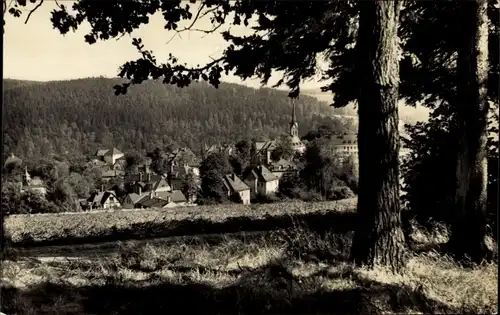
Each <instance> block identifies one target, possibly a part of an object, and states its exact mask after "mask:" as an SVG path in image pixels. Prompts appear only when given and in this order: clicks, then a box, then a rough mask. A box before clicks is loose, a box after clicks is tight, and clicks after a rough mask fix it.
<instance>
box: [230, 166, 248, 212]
mask: <svg viewBox="0 0 500 315" xmlns="http://www.w3.org/2000/svg"><path fill="white" fill-rule="evenodd" d="M223 183H224V187H225V188H226V191H227V196H228V198H231V197H236V196H239V198H240V199H241V202H242V203H243V204H244V205H248V204H250V187H248V185H247V184H245V183H244V182H243V181H242V180H241V179H240V178H239V177H238V176H236V175H235V174H234V173H232V174H229V175H225V176H224V178H223Z"/></svg>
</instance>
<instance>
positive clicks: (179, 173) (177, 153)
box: [168, 148, 200, 179]
mask: <svg viewBox="0 0 500 315" xmlns="http://www.w3.org/2000/svg"><path fill="white" fill-rule="evenodd" d="M168 166H169V170H168V176H169V179H170V178H181V177H183V176H184V175H186V174H187V173H193V174H195V175H196V176H199V175H200V169H199V167H200V160H199V159H198V157H197V156H196V155H195V154H194V153H193V151H191V149H189V148H179V149H176V150H174V151H172V152H171V153H170V154H169V156H168Z"/></svg>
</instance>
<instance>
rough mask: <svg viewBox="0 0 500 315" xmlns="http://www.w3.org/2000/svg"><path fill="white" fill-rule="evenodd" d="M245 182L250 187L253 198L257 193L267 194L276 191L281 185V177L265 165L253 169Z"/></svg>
mask: <svg viewBox="0 0 500 315" xmlns="http://www.w3.org/2000/svg"><path fill="white" fill-rule="evenodd" d="M244 182H245V184H247V185H248V186H249V187H250V196H251V197H252V198H255V197H256V196H257V195H262V196H265V195H270V194H273V193H276V192H277V191H278V187H279V177H278V176H277V175H275V174H273V173H272V172H271V171H270V170H269V169H267V168H266V167H265V166H263V165H260V166H257V167H256V168H254V169H252V170H251V171H250V172H249V173H248V175H247V176H246V177H245V180H244Z"/></svg>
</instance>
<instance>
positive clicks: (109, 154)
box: [96, 148, 125, 166]
mask: <svg viewBox="0 0 500 315" xmlns="http://www.w3.org/2000/svg"><path fill="white" fill-rule="evenodd" d="M96 158H97V160H100V161H103V162H105V163H106V164H108V165H109V166H114V165H115V163H116V162H117V161H118V160H120V159H125V154H123V152H121V151H120V150H118V149H117V148H112V149H104V150H97V152H96Z"/></svg>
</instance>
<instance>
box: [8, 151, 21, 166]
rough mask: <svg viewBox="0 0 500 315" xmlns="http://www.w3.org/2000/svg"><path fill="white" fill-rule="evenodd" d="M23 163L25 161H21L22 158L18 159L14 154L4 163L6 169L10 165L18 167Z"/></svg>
mask: <svg viewBox="0 0 500 315" xmlns="http://www.w3.org/2000/svg"><path fill="white" fill-rule="evenodd" d="M22 163H23V160H21V159H20V158H18V157H17V156H15V155H14V153H11V154H10V155H9V156H8V157H7V158H6V159H5V163H4V165H3V166H4V167H6V166H7V165H9V164H17V165H21V164H22Z"/></svg>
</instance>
